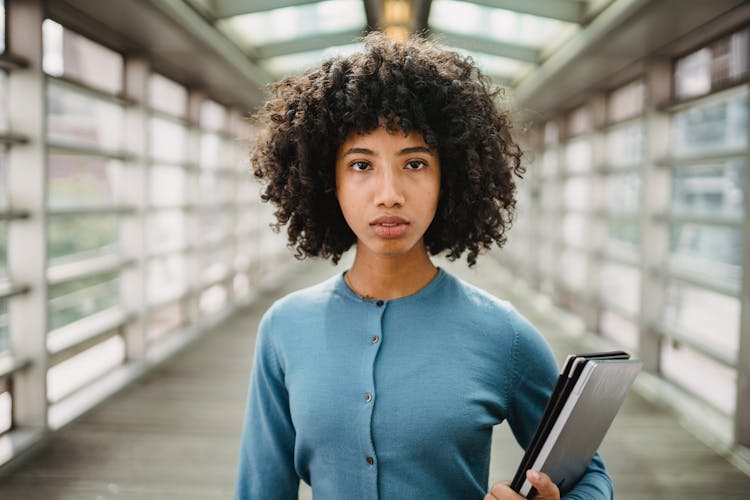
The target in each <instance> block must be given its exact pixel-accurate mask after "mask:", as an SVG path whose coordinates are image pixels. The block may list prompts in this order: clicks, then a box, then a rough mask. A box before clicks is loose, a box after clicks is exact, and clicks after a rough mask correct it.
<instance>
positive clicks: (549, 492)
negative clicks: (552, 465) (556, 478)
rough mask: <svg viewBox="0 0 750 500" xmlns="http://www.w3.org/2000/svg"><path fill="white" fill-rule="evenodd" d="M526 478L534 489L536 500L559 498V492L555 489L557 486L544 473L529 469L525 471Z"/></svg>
mask: <svg viewBox="0 0 750 500" xmlns="http://www.w3.org/2000/svg"><path fill="white" fill-rule="evenodd" d="M526 478H527V479H528V480H529V482H530V483H531V484H532V485H533V486H534V488H536V491H537V497H536V498H538V499H540V500H547V499H559V498H560V490H559V489H558V488H557V485H556V484H555V483H553V482H552V480H551V479H550V477H549V476H548V475H547V474H545V473H544V472H537V471H535V470H531V469H529V470H527V471H526Z"/></svg>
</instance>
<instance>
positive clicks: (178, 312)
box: [147, 302, 185, 341]
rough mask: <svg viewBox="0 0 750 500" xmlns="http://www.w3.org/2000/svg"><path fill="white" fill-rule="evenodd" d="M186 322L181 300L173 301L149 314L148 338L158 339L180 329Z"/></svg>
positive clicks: (150, 339)
mask: <svg viewBox="0 0 750 500" xmlns="http://www.w3.org/2000/svg"><path fill="white" fill-rule="evenodd" d="M184 322H185V314H184V312H183V308H182V304H181V303H180V302H173V303H172V304H169V305H168V306H165V307H162V308H161V309H159V310H158V311H156V312H153V313H151V314H150V315H149V319H148V333H147V336H148V340H149V341H152V340H156V339H157V338H159V337H161V336H163V335H166V334H167V333H169V332H172V331H174V330H176V329H178V328H179V327H180V326H181V325H182V324H183V323H184Z"/></svg>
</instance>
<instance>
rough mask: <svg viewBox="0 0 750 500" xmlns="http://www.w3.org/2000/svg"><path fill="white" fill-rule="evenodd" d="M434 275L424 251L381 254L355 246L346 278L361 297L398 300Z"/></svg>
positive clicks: (435, 269)
mask: <svg viewBox="0 0 750 500" xmlns="http://www.w3.org/2000/svg"><path fill="white" fill-rule="evenodd" d="M436 274H437V268H436V267H435V266H434V265H433V263H432V261H431V260H430V258H429V256H428V255H427V251H426V250H424V249H422V251H420V252H412V253H410V255H401V256H398V257H384V256H380V255H373V254H370V253H369V252H368V251H367V250H366V249H363V248H360V246H359V245H358V246H357V255H356V257H355V258H354V263H353V264H352V267H351V269H349V271H347V273H346V278H347V283H348V284H349V287H350V288H351V289H352V290H354V292H355V293H356V294H358V295H360V296H363V297H368V298H372V299H384V300H391V299H398V298H401V297H406V296H407V295H412V294H414V293H416V292H418V291H419V290H421V289H422V288H424V287H425V286H426V285H427V284H428V283H429V282H430V281H432V279H433V278H434V277H435V275H436Z"/></svg>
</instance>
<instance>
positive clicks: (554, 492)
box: [484, 470, 560, 500]
mask: <svg viewBox="0 0 750 500" xmlns="http://www.w3.org/2000/svg"><path fill="white" fill-rule="evenodd" d="M526 479H528V480H529V482H530V483H531V484H532V485H533V486H534V488H536V491H537V494H536V496H535V497H534V500H560V490H559V489H557V485H556V484H555V483H553V482H552V480H551V479H550V478H549V476H548V475H547V474H545V473H544V472H536V471H533V470H527V471H526ZM522 499H523V497H522V496H521V495H519V494H518V493H516V492H515V491H513V490H512V489H511V487H510V481H504V482H502V483H496V484H495V485H493V486H492V489H491V490H490V492H489V493H487V495H485V497H484V500H522Z"/></svg>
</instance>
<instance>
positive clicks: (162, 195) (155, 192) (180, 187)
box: [148, 165, 188, 207]
mask: <svg viewBox="0 0 750 500" xmlns="http://www.w3.org/2000/svg"><path fill="white" fill-rule="evenodd" d="M149 177H150V178H149V186H148V187H149V201H150V204H151V206H154V207H165V206H177V205H182V204H185V203H186V202H187V195H186V184H187V178H188V173H187V172H186V171H185V169H184V168H182V167H174V166H162V165H158V166H152V167H151V168H150V169H149Z"/></svg>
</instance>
